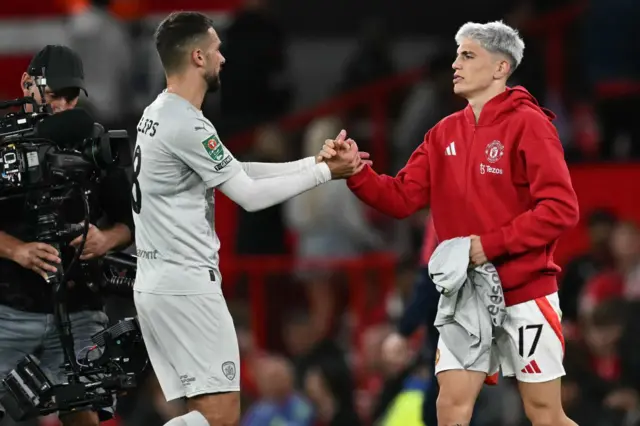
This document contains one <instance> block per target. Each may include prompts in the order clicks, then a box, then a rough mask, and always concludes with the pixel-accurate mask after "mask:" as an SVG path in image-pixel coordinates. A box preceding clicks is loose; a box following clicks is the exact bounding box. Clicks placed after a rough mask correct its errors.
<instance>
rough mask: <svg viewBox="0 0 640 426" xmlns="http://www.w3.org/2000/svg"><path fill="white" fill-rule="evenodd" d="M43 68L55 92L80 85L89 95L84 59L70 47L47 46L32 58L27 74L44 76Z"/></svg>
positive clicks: (48, 83)
mask: <svg viewBox="0 0 640 426" xmlns="http://www.w3.org/2000/svg"><path fill="white" fill-rule="evenodd" d="M42 68H44V69H45V76H44V77H46V79H47V86H49V88H51V90H53V91H54V92H55V91H56V90H62V89H67V88H71V87H78V88H80V89H82V90H83V91H84V93H85V95H87V96H88V95H89V94H88V93H87V89H86V88H85V83H84V68H83V66H82V59H80V55H78V54H77V53H76V52H74V51H73V50H71V49H70V48H69V47H67V46H60V45H52V44H49V45H47V46H45V47H44V48H43V49H42V50H41V51H39V52H38V53H36V55H35V56H34V57H33V59H31V63H30V64H29V68H28V69H27V74H29V75H30V76H32V77H42Z"/></svg>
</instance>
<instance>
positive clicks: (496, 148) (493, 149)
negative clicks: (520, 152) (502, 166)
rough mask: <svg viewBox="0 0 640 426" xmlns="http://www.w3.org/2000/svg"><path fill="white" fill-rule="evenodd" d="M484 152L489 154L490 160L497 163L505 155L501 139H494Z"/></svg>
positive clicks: (488, 158)
mask: <svg viewBox="0 0 640 426" xmlns="http://www.w3.org/2000/svg"><path fill="white" fill-rule="evenodd" d="M484 153H485V155H486V156H487V161H488V162H490V163H495V162H496V161H498V160H499V159H501V158H502V156H503V155H504V146H503V145H502V144H501V143H500V141H493V142H491V143H490V144H489V145H487V148H486V149H485V150H484Z"/></svg>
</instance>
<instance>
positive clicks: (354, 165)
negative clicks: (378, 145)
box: [316, 130, 372, 179]
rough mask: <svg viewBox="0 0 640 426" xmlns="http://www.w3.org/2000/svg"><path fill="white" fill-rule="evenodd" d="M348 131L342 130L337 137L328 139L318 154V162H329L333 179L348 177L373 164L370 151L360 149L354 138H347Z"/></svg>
mask: <svg viewBox="0 0 640 426" xmlns="http://www.w3.org/2000/svg"><path fill="white" fill-rule="evenodd" d="M346 137H347V132H346V131H345V130H342V131H341V132H340V133H339V134H338V136H337V137H336V138H335V139H327V140H325V142H324V146H323V147H322V150H321V151H320V152H319V153H318V155H317V156H316V163H320V162H322V161H324V162H326V163H327V166H329V170H331V177H332V178H333V179H346V178H348V177H351V176H353V175H355V174H356V173H358V172H360V171H361V170H362V168H363V167H364V166H366V165H371V164H372V162H371V160H369V157H370V156H369V153H368V152H360V151H358V145H357V144H356V142H355V141H354V140H353V139H346Z"/></svg>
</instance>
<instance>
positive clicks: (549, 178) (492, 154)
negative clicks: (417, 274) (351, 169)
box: [347, 86, 578, 306]
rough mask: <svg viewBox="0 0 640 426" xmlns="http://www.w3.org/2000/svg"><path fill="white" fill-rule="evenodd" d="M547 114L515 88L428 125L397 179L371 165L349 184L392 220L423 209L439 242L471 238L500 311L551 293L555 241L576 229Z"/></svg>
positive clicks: (555, 136)
mask: <svg viewBox="0 0 640 426" xmlns="http://www.w3.org/2000/svg"><path fill="white" fill-rule="evenodd" d="M553 118H555V116H554V115H553V113H552V112H550V111H548V110H546V109H543V108H541V107H540V106H539V105H538V102H537V101H536V100H535V98H534V97H533V96H531V94H530V93H529V92H527V90H526V89H524V88H523V87H519V86H518V87H514V88H508V89H507V90H506V91H505V92H504V93H501V94H499V95H498V96H496V97H495V98H493V99H491V100H490V101H489V102H487V104H486V105H485V106H484V108H483V109H482V113H481V114H480V120H479V122H478V123H477V124H476V122H475V117H474V115H473V111H472V109H471V107H470V106H467V107H466V108H465V109H464V110H462V111H458V112H457V113H455V114H452V115H450V116H448V117H446V118H444V119H443V120H442V121H440V122H439V123H438V124H436V125H435V126H434V127H433V128H432V129H431V130H430V131H429V132H428V133H427V134H426V135H425V138H424V142H423V143H422V144H421V145H420V146H419V147H418V149H417V150H416V151H415V152H414V153H413V155H412V156H411V158H410V159H409V162H408V163H407V165H406V166H405V167H404V168H403V169H402V170H401V171H400V172H399V173H398V175H397V176H396V177H391V176H386V175H378V174H377V173H376V172H374V171H373V170H372V169H371V168H370V167H368V166H367V167H365V168H364V169H363V170H362V171H361V172H360V173H358V174H357V175H354V176H352V177H351V178H350V179H349V180H348V181H347V184H348V185H349V188H351V190H352V191H353V193H354V194H356V195H357V196H358V198H360V199H361V200H362V201H364V202H365V203H366V204H368V205H370V206H372V207H374V208H376V209H378V210H380V211H381V212H383V213H385V214H388V215H390V216H393V217H396V218H398V219H401V218H405V217H407V216H409V215H411V214H413V213H414V212H416V211H418V210H420V209H421V208H423V207H425V206H426V205H427V204H430V205H431V211H432V214H433V220H434V225H435V229H436V233H437V235H438V240H439V241H444V240H448V239H450V238H454V237H466V236H469V235H473V234H475V235H479V236H480V237H481V242H482V246H483V248H484V252H485V254H486V256H487V258H488V259H489V261H491V262H493V263H494V265H496V267H497V269H498V273H499V275H500V278H501V280H502V285H503V287H504V292H505V293H504V294H505V299H506V304H507V306H512V305H516V304H518V303H522V302H526V301H529V300H534V299H536V298H538V297H542V296H546V295H549V294H552V293H554V292H556V291H557V290H558V285H557V281H556V275H557V273H558V272H560V268H559V267H558V265H556V264H555V263H554V262H553V252H554V250H555V247H556V242H557V239H558V237H560V235H562V233H563V232H564V231H566V230H567V229H569V228H571V227H573V226H575V225H576V223H577V222H578V200H577V198H576V194H575V192H574V191H573V187H572V185H571V178H570V176H569V171H568V169H567V164H566V163H565V161H564V152H563V149H562V145H561V144H560V140H559V138H558V133H557V131H556V129H555V127H554V126H553V124H551V120H552V119H553Z"/></svg>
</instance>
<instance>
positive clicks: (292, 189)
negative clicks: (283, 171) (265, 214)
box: [220, 163, 331, 212]
mask: <svg viewBox="0 0 640 426" xmlns="http://www.w3.org/2000/svg"><path fill="white" fill-rule="evenodd" d="M329 180H331V171H330V170H329V166H327V164H326V163H320V164H316V165H314V166H313V167H311V168H308V169H304V170H301V171H299V172H298V173H293V174H288V175H285V176H273V177H268V178H263V179H252V178H251V177H249V176H248V175H247V174H246V173H245V172H244V171H240V172H239V173H237V174H236V175H234V176H233V177H232V178H231V179H229V180H228V181H226V182H225V183H223V184H222V185H221V186H220V191H222V192H223V193H224V194H225V195H226V196H227V197H229V198H230V199H231V200H233V201H234V202H235V203H237V204H238V205H240V207H242V208H243V209H245V210H247V211H250V212H254V211H258V210H262V209H265V208H267V207H271V206H274V205H276V204H280V203H282V202H283V201H285V200H288V199H290V198H292V197H295V196H296V195H299V194H301V193H303V192H305V191H308V190H310V189H312V188H315V187H316V186H318V185H321V184H323V183H325V182H328V181H329Z"/></svg>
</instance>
